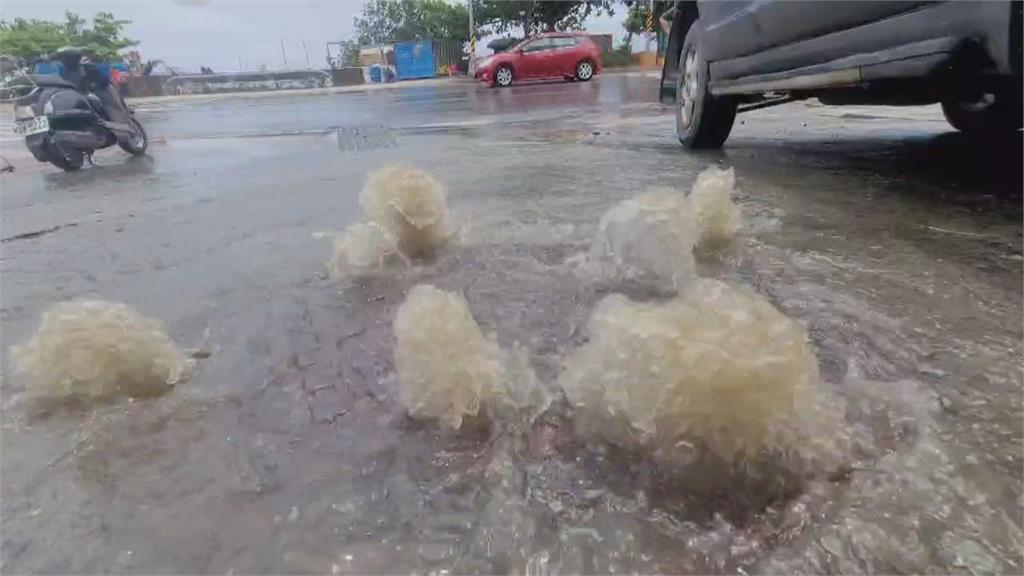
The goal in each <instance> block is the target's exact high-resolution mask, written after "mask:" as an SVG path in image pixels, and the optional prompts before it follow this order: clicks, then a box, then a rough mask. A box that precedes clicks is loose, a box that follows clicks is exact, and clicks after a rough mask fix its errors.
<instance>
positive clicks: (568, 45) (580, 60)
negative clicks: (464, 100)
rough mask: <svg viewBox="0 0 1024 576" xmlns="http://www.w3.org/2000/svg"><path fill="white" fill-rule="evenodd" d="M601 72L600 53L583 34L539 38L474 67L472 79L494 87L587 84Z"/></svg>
mask: <svg viewBox="0 0 1024 576" xmlns="http://www.w3.org/2000/svg"><path fill="white" fill-rule="evenodd" d="M600 71H601V50H600V49H599V48H598V47H597V45H596V44H594V42H593V40H591V39H590V37H589V36H588V35H587V34H586V33H583V32H554V33H550V34H538V35H537V36H532V37H530V38H527V39H526V40H523V41H522V42H520V43H519V44H516V45H515V46H513V47H512V48H509V49H508V50H507V51H505V52H500V53H498V54H494V55H493V56H488V57H487V58H484V59H483V60H480V61H478V62H477V63H476V68H475V69H474V71H473V76H474V78H476V79H477V80H482V81H484V82H487V83H489V84H492V85H494V86H508V85H510V84H512V83H513V82H516V81H519V80H536V79H539V78H565V79H568V80H580V81H583V82H586V81H587V80H590V79H591V78H593V77H594V74H597V73H598V72H600Z"/></svg>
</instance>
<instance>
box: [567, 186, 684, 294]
mask: <svg viewBox="0 0 1024 576" xmlns="http://www.w3.org/2000/svg"><path fill="white" fill-rule="evenodd" d="M696 241H697V230H696V227H695V220H694V219H693V215H692V214H691V213H690V212H689V210H687V206H686V202H685V200H684V198H683V196H682V195H680V194H678V193H676V192H674V191H672V190H658V191H652V192H648V193H645V194H641V195H640V196H637V197H636V198H630V199H629V200H626V201H624V202H620V203H619V204H617V205H615V206H613V207H612V208H611V209H610V210H608V212H606V213H605V214H604V215H603V216H602V217H601V222H600V224H599V225H598V232H597V237H596V238H595V239H594V243H593V244H592V245H591V247H590V254H589V255H588V262H587V264H588V267H589V269H590V270H592V271H593V272H595V273H596V274H597V275H598V276H600V277H602V278H604V279H606V280H612V281H615V282H632V283H639V284H641V285H644V286H651V287H655V288H660V287H662V286H664V288H665V289H673V290H678V289H680V288H681V287H683V286H684V285H685V284H686V283H687V282H689V281H690V280H691V279H692V278H693V277H694V276H695V275H696V273H695V271H694V267H695V264H694V260H693V253H692V250H693V246H694V244H695V243H696Z"/></svg>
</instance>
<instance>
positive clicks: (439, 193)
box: [359, 164, 449, 258]
mask: <svg viewBox="0 0 1024 576" xmlns="http://www.w3.org/2000/svg"><path fill="white" fill-rule="evenodd" d="M359 205H360V206H361V207H362V208H363V212H364V213H365V215H366V217H367V218H368V219H369V220H372V221H373V222H376V223H378V224H380V225H381V226H382V227H384V229H385V230H387V231H388V232H389V233H390V234H391V235H392V236H393V237H394V238H395V240H396V242H397V243H398V250H399V251H401V253H402V254H404V255H405V256H406V257H408V258H432V257H433V256H434V255H435V254H436V252H437V250H438V249H439V248H440V247H441V246H443V245H444V244H445V243H446V242H447V241H448V237H449V233H448V206H447V205H446V204H445V189H444V186H443V185H441V183H440V182H438V181H437V179H435V178H434V177H433V176H431V175H430V174H428V173H427V172H424V171H422V170H418V169H416V168H414V167H412V166H409V165H406V164H396V165H392V166H385V167H384V168H381V169H379V170H375V171H373V172H371V173H370V175H369V176H368V177H367V179H366V186H365V187H364V188H363V191H362V192H361V193H360V194H359Z"/></svg>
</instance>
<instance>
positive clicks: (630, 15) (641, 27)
mask: <svg viewBox="0 0 1024 576" xmlns="http://www.w3.org/2000/svg"><path fill="white" fill-rule="evenodd" d="M648 12H650V11H649V10H648V9H647V7H646V6H642V5H640V4H639V3H636V4H633V5H632V6H630V7H629V12H627V13H626V21H625V22H623V23H622V27H623V28H625V29H626V42H625V45H626V46H628V47H630V48H632V46H633V35H634V34H640V33H642V32H644V31H645V30H647V14H648Z"/></svg>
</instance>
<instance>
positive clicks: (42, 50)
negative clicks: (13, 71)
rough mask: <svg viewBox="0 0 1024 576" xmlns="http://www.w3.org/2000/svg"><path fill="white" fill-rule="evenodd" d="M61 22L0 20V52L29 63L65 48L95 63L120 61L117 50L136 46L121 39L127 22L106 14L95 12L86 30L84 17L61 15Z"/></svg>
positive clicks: (128, 40) (123, 38)
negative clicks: (78, 50)
mask: <svg viewBox="0 0 1024 576" xmlns="http://www.w3.org/2000/svg"><path fill="white" fill-rule="evenodd" d="M64 18H65V21H64V22H63V23H57V22H50V21H47V20H35V19H32V20H27V19H25V18H15V19H14V21H13V22H7V21H4V20H0V53H3V54H10V55H13V56H18V57H19V58H24V59H25V60H30V61H31V60H33V59H35V58H38V57H40V56H45V55H47V54H50V53H52V52H53V51H55V50H57V49H59V48H63V47H65V46H74V47H77V48H84V49H85V50H87V51H88V52H89V53H90V55H91V56H92V57H93V58H94V59H96V60H99V61H106V60H112V61H117V60H120V58H121V57H120V55H119V53H120V51H121V50H123V49H125V48H128V47H130V46H135V45H137V44H138V42H136V41H135V40H132V39H130V38H125V37H124V36H122V35H121V34H122V30H123V28H124V27H125V25H127V24H130V23H131V22H130V21H128V20H118V19H116V18H114V15H113V14H111V13H110V12H99V13H98V14H96V15H95V16H93V18H92V27H91V28H87V27H86V21H85V18H82V17H81V16H79V15H77V14H75V13H73V12H70V11H68V12H65V13H64Z"/></svg>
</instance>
